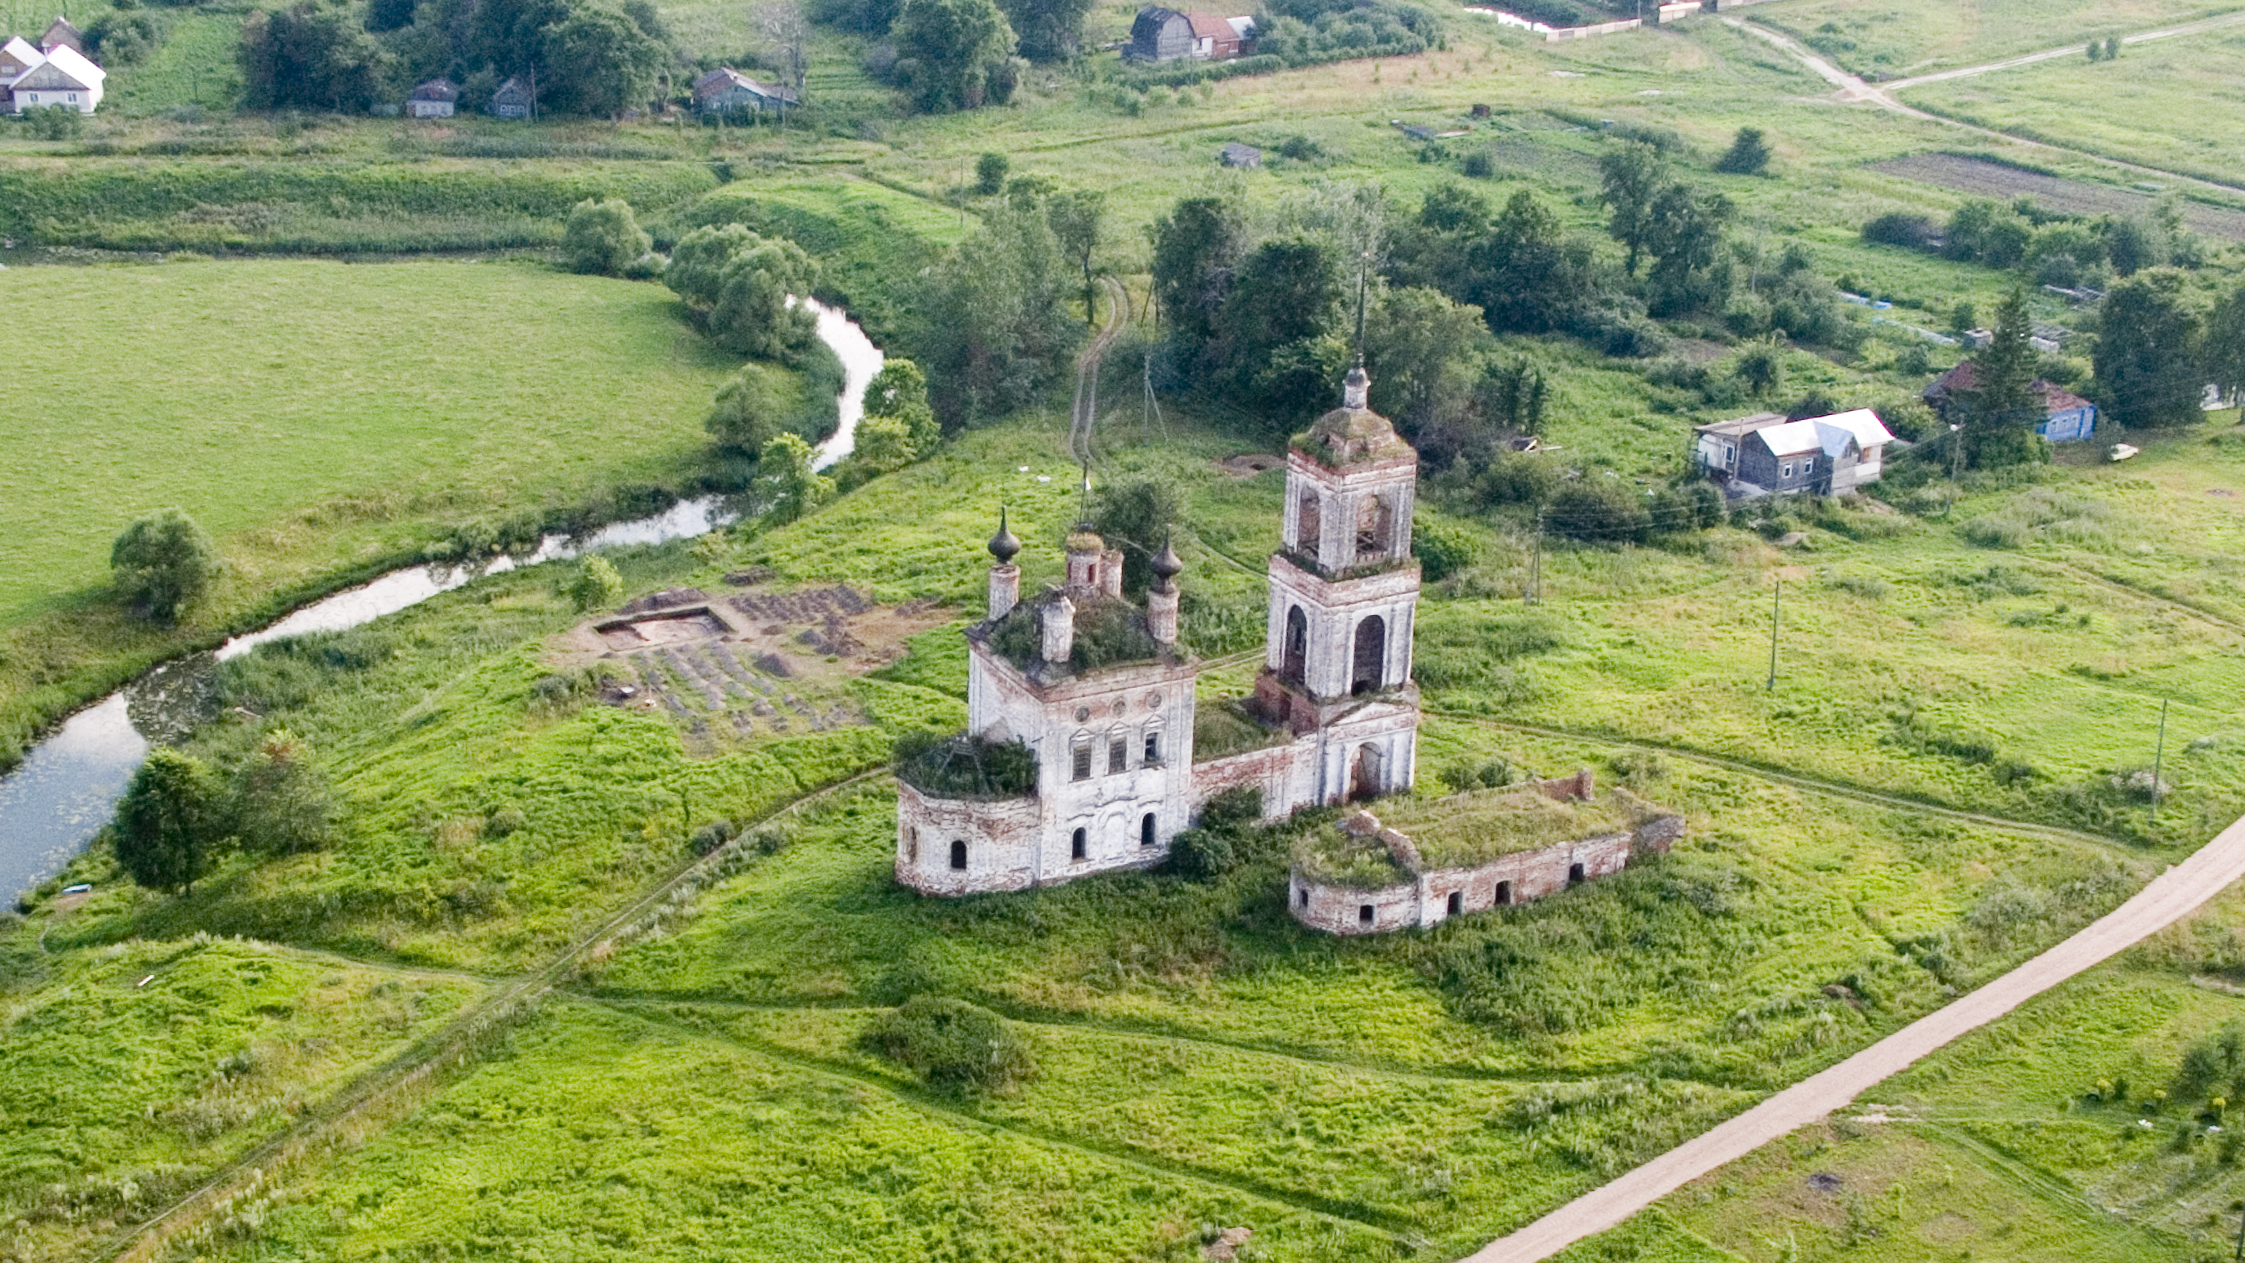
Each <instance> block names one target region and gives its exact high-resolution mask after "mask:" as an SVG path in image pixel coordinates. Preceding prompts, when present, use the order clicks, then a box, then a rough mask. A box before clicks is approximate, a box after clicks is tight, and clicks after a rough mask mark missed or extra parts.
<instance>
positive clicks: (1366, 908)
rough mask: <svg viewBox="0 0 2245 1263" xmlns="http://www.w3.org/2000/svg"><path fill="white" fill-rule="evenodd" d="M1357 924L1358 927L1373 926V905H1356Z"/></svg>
mask: <svg viewBox="0 0 2245 1263" xmlns="http://www.w3.org/2000/svg"><path fill="white" fill-rule="evenodd" d="M1356 923H1357V924H1358V925H1370V924H1372V905H1371V904H1368V903H1360V904H1358V905H1356Z"/></svg>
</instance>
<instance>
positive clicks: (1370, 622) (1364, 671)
mask: <svg viewBox="0 0 2245 1263" xmlns="http://www.w3.org/2000/svg"><path fill="white" fill-rule="evenodd" d="M1387 664H1388V625H1387V620H1386V619H1383V618H1381V617H1380V616H1379V615H1377V614H1374V615H1373V616H1371V617H1370V618H1367V619H1365V620H1364V621H1363V622H1361V623H1358V624H1357V625H1356V655H1355V669H1354V670H1353V671H1352V672H1350V675H1349V691H1350V692H1352V693H1369V692H1371V691H1373V690H1374V689H1377V688H1380V687H1382V686H1384V685H1385V684H1386V683H1387Z"/></svg>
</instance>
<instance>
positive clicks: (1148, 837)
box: [1138, 811, 1158, 846]
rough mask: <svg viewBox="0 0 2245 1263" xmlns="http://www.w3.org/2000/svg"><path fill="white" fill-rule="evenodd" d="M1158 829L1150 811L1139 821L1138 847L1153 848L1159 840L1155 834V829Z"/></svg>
mask: <svg viewBox="0 0 2245 1263" xmlns="http://www.w3.org/2000/svg"><path fill="white" fill-rule="evenodd" d="M1157 827H1158V826H1157V825H1156V823H1155V821H1154V813H1153V812H1150V811H1149V812H1147V813H1146V814H1145V815H1144V816H1141V817H1140V818H1139V820H1138V845H1140V846H1152V845H1153V844H1154V843H1155V841H1156V840H1157V838H1156V834H1155V829H1156V828H1157Z"/></svg>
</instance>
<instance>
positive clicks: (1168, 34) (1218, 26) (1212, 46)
mask: <svg viewBox="0 0 2245 1263" xmlns="http://www.w3.org/2000/svg"><path fill="white" fill-rule="evenodd" d="M1255 40H1256V29H1255V19H1254V18H1253V17H1252V16H1249V15H1244V14H1243V15H1241V16H1239V17H1223V16H1221V15H1218V14H1214V13H1181V12H1179V11H1177V10H1176V9H1165V8H1162V7H1161V6H1159V5H1147V6H1146V7H1145V8H1143V9H1140V10H1139V11H1138V16H1137V18H1136V19H1134V20H1133V21H1132V22H1131V24H1130V42H1129V43H1128V44H1126V45H1124V47H1123V56H1124V57H1125V58H1127V59H1129V60H1133V61H1178V60H1183V59H1191V60H1196V61H1230V60H1231V59H1233V58H1235V57H1252V56H1254V54H1255Z"/></svg>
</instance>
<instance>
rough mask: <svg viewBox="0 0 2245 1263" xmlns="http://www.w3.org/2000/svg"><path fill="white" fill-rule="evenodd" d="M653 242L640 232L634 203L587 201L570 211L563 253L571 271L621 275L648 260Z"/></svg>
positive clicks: (589, 199) (562, 239)
mask: <svg viewBox="0 0 2245 1263" xmlns="http://www.w3.org/2000/svg"><path fill="white" fill-rule="evenodd" d="M654 244H655V243H654V239H653V238H652V237H649V236H648V235H647V234H646V233H644V232H641V231H640V230H639V221H638V220H637V219H635V218H633V217H632V213H631V203H630V202H627V201H624V200H623V199H622V198H617V199H616V200H615V201H612V202H610V201H594V200H593V199H591V198H586V199H585V200H584V201H582V202H579V203H577V204H576V205H575V206H573V207H571V208H570V210H569V226H568V228H567V229H566V230H565V231H564V232H563V233H562V237H561V252H562V253H563V254H564V255H566V256H568V259H569V266H570V268H571V270H573V271H577V272H591V273H593V274H595V275H599V276H621V275H623V273H624V272H625V271H626V270H627V269H629V268H630V267H631V266H632V265H633V264H636V263H638V262H639V261H640V260H641V259H644V258H646V257H647V252H648V251H649V250H650V249H652V248H653V247H654Z"/></svg>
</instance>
